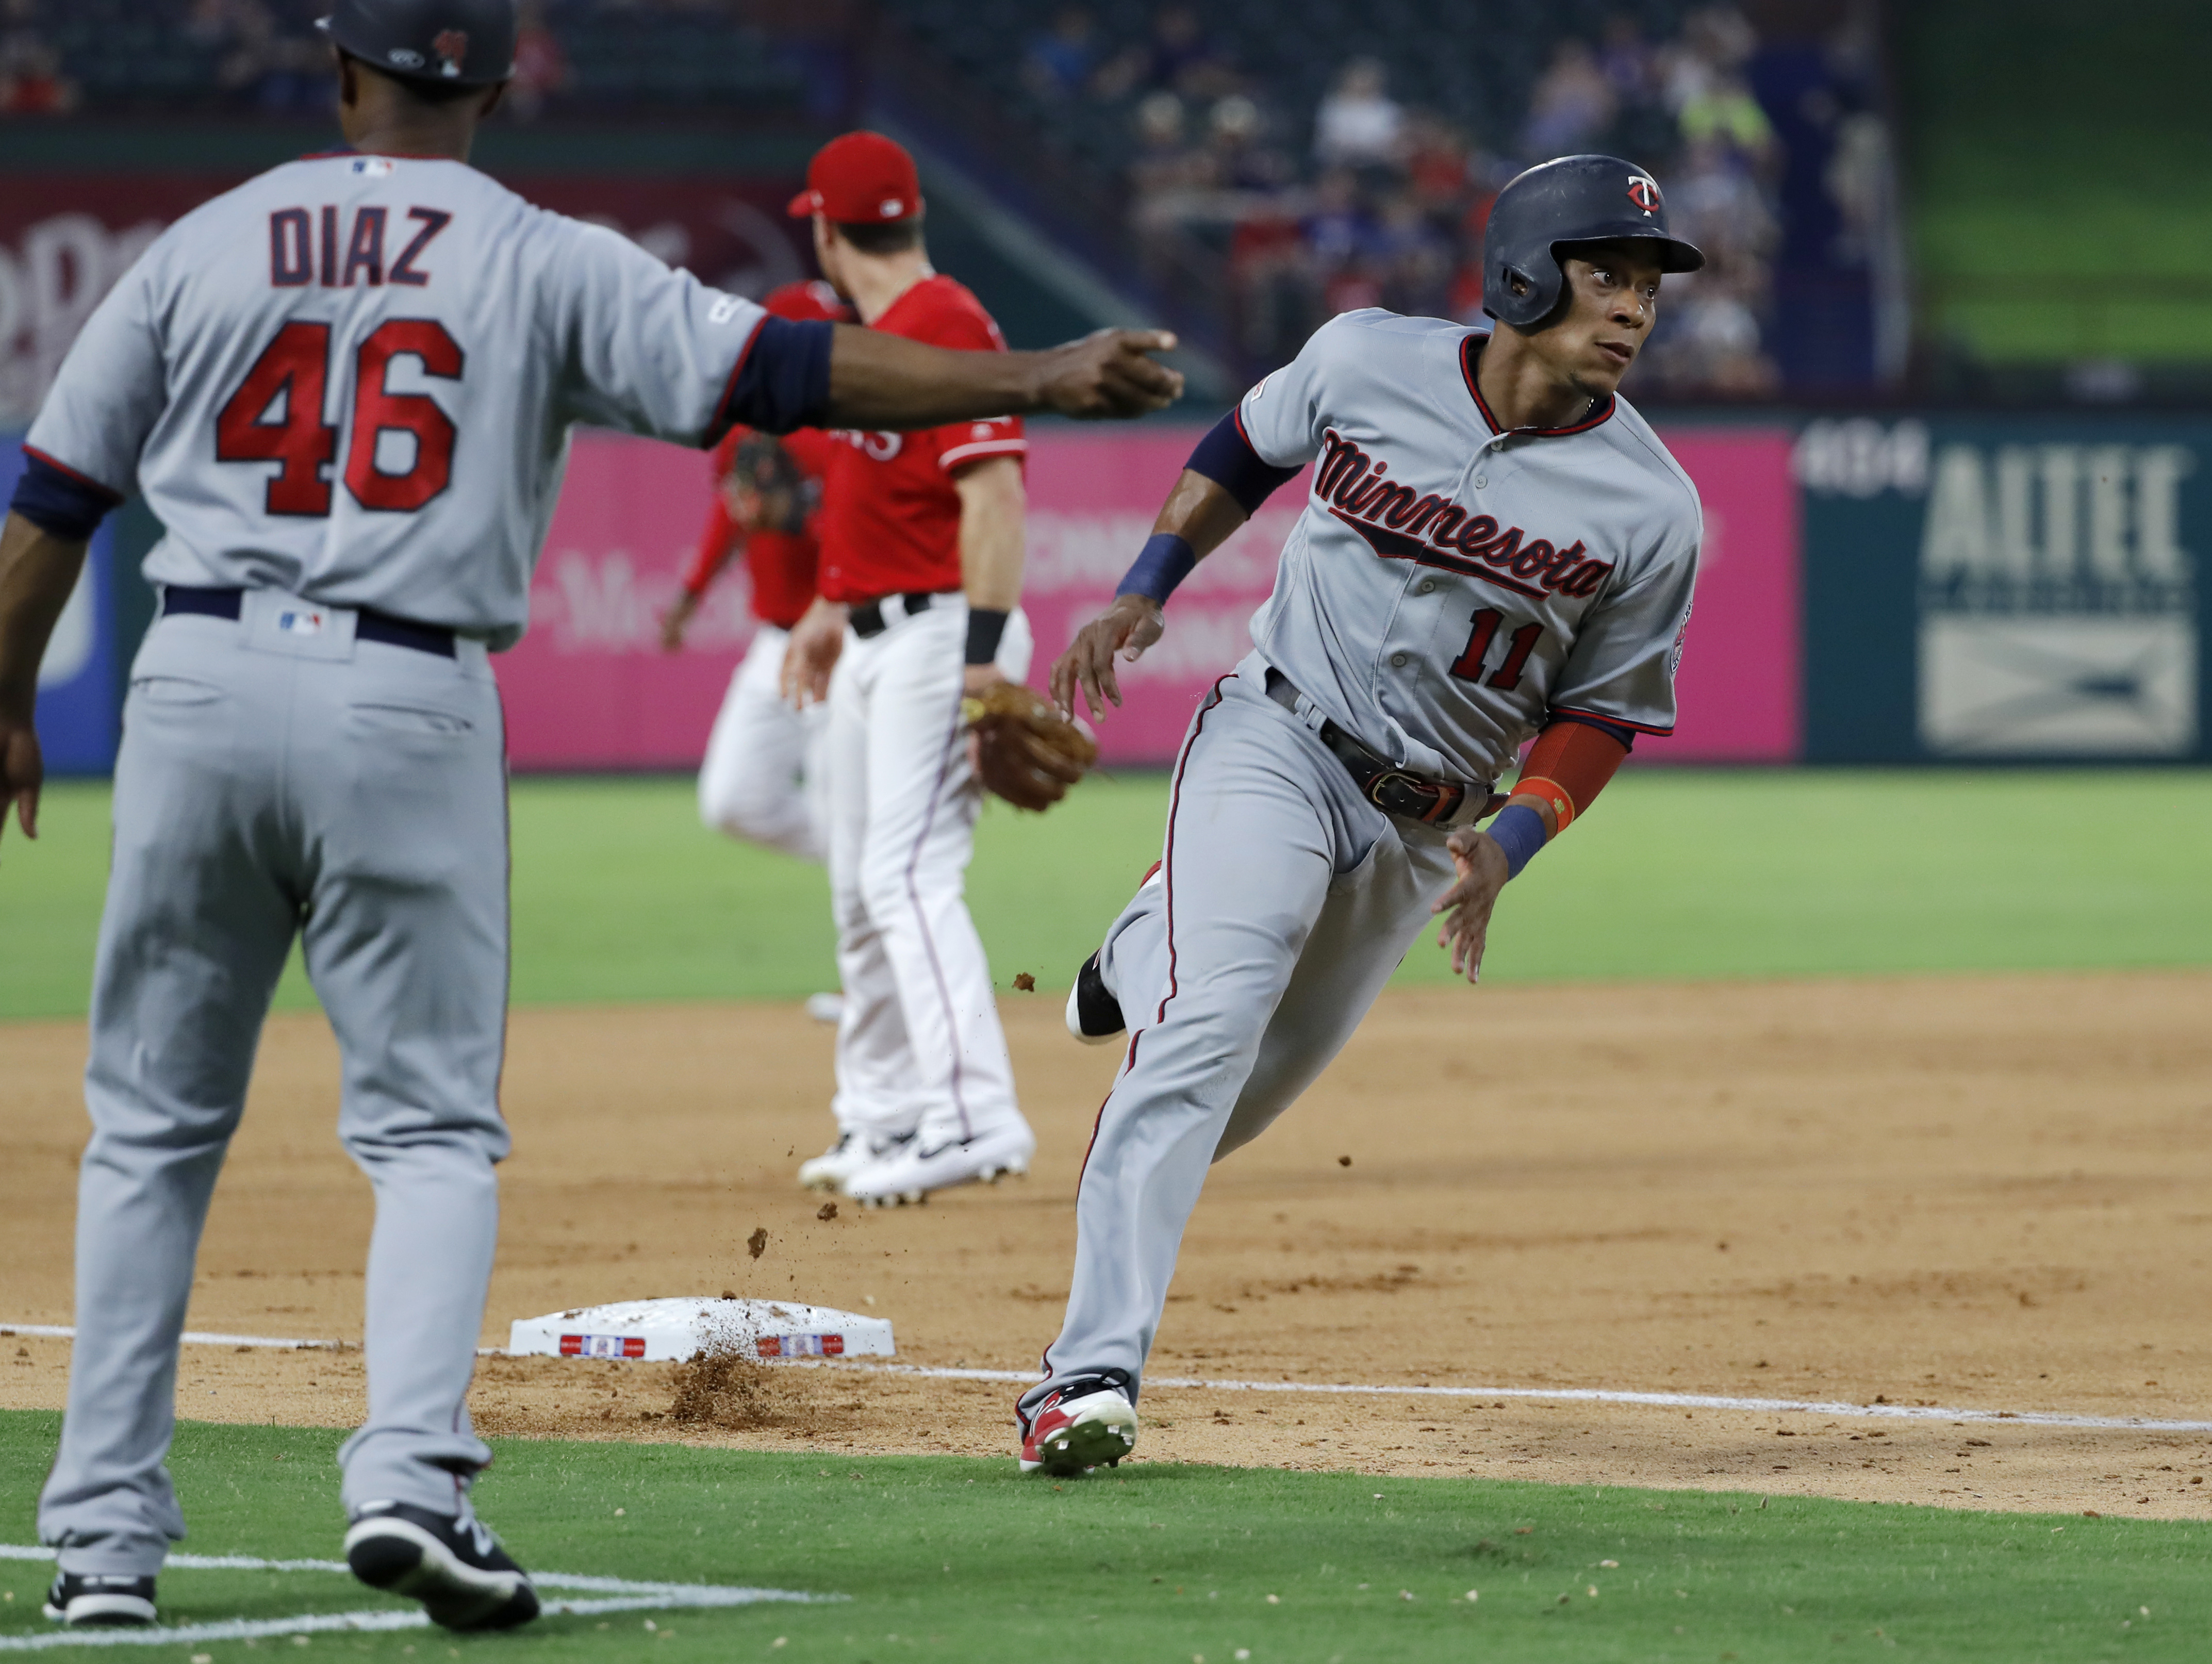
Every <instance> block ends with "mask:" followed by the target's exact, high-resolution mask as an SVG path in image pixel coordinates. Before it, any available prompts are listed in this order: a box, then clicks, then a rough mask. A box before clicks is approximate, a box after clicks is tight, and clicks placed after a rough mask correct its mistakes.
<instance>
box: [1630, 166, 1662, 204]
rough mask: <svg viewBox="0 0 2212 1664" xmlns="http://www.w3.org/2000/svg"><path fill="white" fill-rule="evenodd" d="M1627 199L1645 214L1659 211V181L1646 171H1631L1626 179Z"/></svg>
mask: <svg viewBox="0 0 2212 1664" xmlns="http://www.w3.org/2000/svg"><path fill="white" fill-rule="evenodd" d="M1628 200H1629V201H1631V202H1632V203H1635V204H1636V205H1637V206H1638V208H1640V209H1642V210H1644V212H1645V213H1646V214H1656V213H1657V212H1658V211H1659V181H1658V180H1656V179H1653V178H1652V177H1651V176H1650V174H1648V173H1632V174H1631V175H1629V179H1628Z"/></svg>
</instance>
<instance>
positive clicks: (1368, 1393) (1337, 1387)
mask: <svg viewBox="0 0 2212 1664" xmlns="http://www.w3.org/2000/svg"><path fill="white" fill-rule="evenodd" d="M11 1332H12V1333H16V1334H45V1335H58V1336H62V1337H64V1338H67V1337H69V1336H70V1335H73V1334H75V1333H76V1331H75V1330H74V1329H70V1328H66V1327H59V1326H54V1325H49V1326H47V1327H33V1326H31V1325H28V1324H23V1323H17V1324H13V1325H8V1324H0V1334H7V1333H11ZM184 1338H185V1339H186V1340H188V1341H196V1342H207V1343H210V1344H225V1345H228V1344H231V1343H235V1344H237V1345H257V1346H276V1347H289V1348H292V1349H295V1350H302V1351H304V1350H308V1349H312V1348H314V1347H325V1348H328V1347H332V1346H336V1345H338V1343H337V1341H333V1340H275V1339H247V1338H246V1337H242V1336H237V1335H192V1334H187V1335H185V1337H184ZM533 1355H534V1354H533ZM477 1356H478V1357H520V1356H525V1354H520V1353H510V1352H509V1351H507V1349H506V1348H505V1347H503V1346H480V1347H478V1348H477ZM763 1361H765V1362H770V1363H775V1366H776V1367H777V1368H779V1369H840V1370H848V1371H851V1372H853V1373H855V1374H860V1375H896V1376H915V1377H917V1378H919V1379H921V1380H925V1381H997V1382H1006V1383H1007V1384H1009V1385H1012V1386H1022V1387H1034V1386H1035V1385H1036V1383H1037V1382H1039V1381H1040V1380H1042V1376H1039V1375H1037V1374H1036V1371H1034V1370H1030V1369H943V1368H939V1367H938V1366H936V1365H933V1364H926V1363H863V1362H861V1361H860V1360H859V1359H857V1358H855V1359H839V1358H820V1357H793V1358H777V1359H768V1360H763ZM1145 1385H1146V1387H1148V1388H1153V1389H1154V1390H1160V1389H1167V1388H1172V1389H1195V1390H1200V1391H1205V1392H1209V1393H1306V1394H1319V1395H1321V1396H1323V1397H1332V1398H1449V1399H1492V1400H1498V1399H1518V1400H1523V1401H1526V1402H1531V1403H1540V1404H1621V1405H1628V1406H1635V1407H1639V1408H1644V1409H1653V1410H1737V1411H1746V1412H1751V1413H1753V1414H1755V1415H1808V1416H1856V1417H1858V1418H1861V1419H1863V1420H1870V1421H1955V1422H2011V1423H2014V1424H2017V1425H2020V1426H2025V1427H2070V1428H2075V1429H2077V1430H2082V1431H2111V1432H2126V1433H2212V1421H2160V1420H2156V1419H2154V1418H2149V1417H2145V1416H2077V1415H2069V1414H2066V1413H2064V1412H2060V1411H2056V1410H1968V1409H1962V1408H1960V1407H1959V1406H1955V1405H1942V1404H1849V1403H1845V1402H1844V1401H1842V1400H1825V1399H1795V1398H1734V1397H1730V1396H1728V1395H1727V1394H1719V1393H1638V1392H1631V1391H1627V1390H1625V1389H1620V1388H1604V1387H1422V1386H1393V1385H1389V1384H1387V1383H1382V1382H1318V1381H1209V1380H1206V1379H1205V1378H1203V1377H1201V1376H1146V1378H1145Z"/></svg>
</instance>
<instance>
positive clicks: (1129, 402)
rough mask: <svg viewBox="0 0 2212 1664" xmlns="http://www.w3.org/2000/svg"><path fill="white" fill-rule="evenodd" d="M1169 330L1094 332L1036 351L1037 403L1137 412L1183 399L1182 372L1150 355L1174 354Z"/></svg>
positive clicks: (1075, 410) (1071, 412)
mask: <svg viewBox="0 0 2212 1664" xmlns="http://www.w3.org/2000/svg"><path fill="white" fill-rule="evenodd" d="M1175 346H1176V338H1175V337H1174V336H1173V335H1172V334H1170V332H1169V331H1166V330H1094V331H1091V333H1090V334H1089V335H1086V336H1085V337H1083V339H1081V340H1080V341H1071V342H1069V343H1067V344H1066V346H1064V347H1054V348H1053V349H1051V350H1049V351H1048V352H1041V353H1038V354H1037V355H1036V359H1037V365H1038V369H1039V371H1040V373H1041V374H1042V385H1041V386H1039V388H1038V394H1037V402H1038V403H1039V404H1041V405H1042V406H1043V407H1045V408H1046V409H1048V410H1057V411H1059V412H1060V414H1061V415H1062V416H1142V415H1144V414H1145V412H1146V411H1147V410H1164V409H1166V408H1167V407H1168V406H1169V405H1170V404H1174V403H1175V402H1176V400H1177V399H1178V398H1182V371H1180V370H1171V369H1170V368H1169V367H1167V366H1166V365H1164V364H1162V363H1159V362H1158V361H1155V360H1154V359H1153V358H1152V356H1151V355H1152V354H1153V353H1156V352H1173V351H1174V350H1175Z"/></svg>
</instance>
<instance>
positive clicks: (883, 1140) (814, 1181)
mask: <svg viewBox="0 0 2212 1664" xmlns="http://www.w3.org/2000/svg"><path fill="white" fill-rule="evenodd" d="M913 1142H914V1134H913V1133H907V1134H906V1135H905V1136H904V1137H902V1138H888V1137H878V1136H876V1135H873V1134H871V1133H860V1132H851V1133H845V1134H844V1135H842V1137H841V1138H839V1139H838V1140H837V1142H836V1143H835V1144H833V1145H830V1146H829V1148H828V1149H827V1150H825V1151H823V1152H822V1153H821V1154H820V1155H818V1156H815V1157H811V1158H810V1159H808V1160H806V1161H803V1162H801V1163H799V1184H800V1185H801V1187H804V1188H805V1189H808V1190H842V1189H843V1188H844V1187H845V1181H846V1180H848V1179H849V1178H851V1177H852V1176H853V1175H854V1174H855V1173H858V1172H860V1170H861V1169H863V1168H866V1167H870V1166H872V1165H873V1164H874V1163H877V1162H879V1161H881V1160H883V1159H884V1157H886V1156H889V1155H892V1154H894V1153H896V1151H901V1150H903V1149H905V1148H906V1147H907V1146H908V1145H910V1144H912V1143H913Z"/></svg>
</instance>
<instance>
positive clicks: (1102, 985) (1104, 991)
mask: <svg viewBox="0 0 2212 1664" xmlns="http://www.w3.org/2000/svg"><path fill="white" fill-rule="evenodd" d="M1128 1026H1129V1025H1128V1023H1127V1021H1126V1020H1125V1019H1124V1018H1123V1017H1122V1016H1121V1001H1120V1000H1118V999H1115V998H1114V995H1113V993H1111V992H1110V991H1109V989H1108V988H1107V987H1106V979H1105V978H1104V977H1103V976H1101V975H1099V974H1098V956H1097V954H1095V953H1094V954H1092V955H1091V956H1090V957H1089V958H1088V959H1086V960H1085V961H1084V962H1083V969H1081V970H1079V971H1078V972H1076V973H1075V987H1074V988H1073V990H1071V991H1070V992H1069V993H1068V996H1067V1031H1068V1033H1070V1034H1072V1035H1074V1036H1075V1037H1076V1038H1077V1039H1078V1040H1079V1041H1081V1042H1083V1043H1084V1044H1085V1045H1086V1046H1103V1045H1105V1044H1106V1043H1107V1042H1109V1041H1110V1040H1112V1039H1113V1038H1114V1036H1115V1035H1118V1034H1120V1033H1121V1032H1122V1031H1123V1030H1124V1029H1127V1027H1128Z"/></svg>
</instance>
